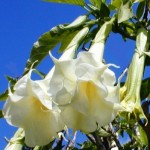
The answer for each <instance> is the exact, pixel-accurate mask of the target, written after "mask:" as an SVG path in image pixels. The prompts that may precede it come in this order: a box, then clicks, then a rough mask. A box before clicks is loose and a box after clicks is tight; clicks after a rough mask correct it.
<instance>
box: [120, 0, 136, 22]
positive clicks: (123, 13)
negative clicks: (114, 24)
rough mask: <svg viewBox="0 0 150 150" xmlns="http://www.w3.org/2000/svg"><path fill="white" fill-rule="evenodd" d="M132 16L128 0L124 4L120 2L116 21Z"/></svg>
mask: <svg viewBox="0 0 150 150" xmlns="http://www.w3.org/2000/svg"><path fill="white" fill-rule="evenodd" d="M132 16H133V13H132V8H131V3H130V1H128V2H127V3H125V4H122V5H121V7H120V9H119V11H118V23H121V22H123V21H126V20H128V19H129V18H131V17H132Z"/></svg>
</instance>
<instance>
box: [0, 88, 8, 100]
mask: <svg viewBox="0 0 150 150" xmlns="http://www.w3.org/2000/svg"><path fill="white" fill-rule="evenodd" d="M7 97H8V90H6V91H4V92H3V93H1V94H0V101H4V100H6V99H7Z"/></svg>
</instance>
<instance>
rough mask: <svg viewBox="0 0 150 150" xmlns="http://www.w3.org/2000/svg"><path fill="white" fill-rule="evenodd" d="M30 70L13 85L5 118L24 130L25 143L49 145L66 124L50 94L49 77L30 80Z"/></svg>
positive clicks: (5, 110)
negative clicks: (48, 87) (48, 89)
mask: <svg viewBox="0 0 150 150" xmlns="http://www.w3.org/2000/svg"><path fill="white" fill-rule="evenodd" d="M31 73H32V70H30V71H29V72H28V73H27V74H26V75H25V76H23V77H22V78H21V79H20V80H19V81H18V82H17V83H16V84H15V86H14V93H12V92H11V90H9V97H8V99H7V101H6V103H5V105H4V108H3V114H4V118H5V119H6V120H7V122H8V123H9V124H10V125H13V126H16V127H20V128H23V129H24V130H25V143H26V144H27V145H28V146H30V147H34V146H36V145H39V146H40V145H46V144H48V143H49V142H50V141H51V140H53V139H54V138H55V137H56V136H57V132H59V131H61V130H62V129H63V127H64V124H63V123H62V121H61V118H60V110H59V109H58V107H56V106H55V105H54V104H53V103H52V101H51V99H50V97H49V95H48V93H47V84H48V82H49V81H48V80H37V81H33V80H31Z"/></svg>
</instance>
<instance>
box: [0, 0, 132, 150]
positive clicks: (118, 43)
mask: <svg viewBox="0 0 150 150" xmlns="http://www.w3.org/2000/svg"><path fill="white" fill-rule="evenodd" d="M82 14H85V10H83V9H82V8H81V7H78V6H72V5H62V4H54V3H45V2H42V1H40V0H32V1H31V0H14V1H12V0H1V1H0V20H1V21H0V22H1V23H0V53H1V58H0V83H1V84H0V93H1V92H3V91H4V90H5V89H6V88H7V87H8V81H7V80H6V79H5V75H9V76H12V77H19V76H21V74H22V72H23V70H24V66H25V63H26V61H27V59H28V57H29V55H30V50H31V48H32V45H33V43H34V42H35V41H36V40H37V39H38V37H39V36H40V35H41V34H43V33H44V32H46V31H48V30H49V29H50V28H52V27H53V26H56V25H58V24H63V23H70V22H71V21H73V20H74V19H75V18H76V17H77V16H79V15H82ZM133 49H134V42H132V41H128V42H123V41H122V38H121V36H120V35H118V34H111V36H110V39H109V40H108V45H107V46H106V50H105V59H106V62H108V63H114V64H116V65H119V66H120V67H121V68H120V69H114V71H115V72H116V75H117V77H118V76H119V75H120V74H121V72H122V71H123V69H125V68H126V67H127V66H128V64H129V62H130V60H131V54H132V53H133ZM51 66H52V61H51V60H50V58H49V57H47V58H46V59H45V60H44V61H43V63H42V64H41V65H40V66H39V67H38V68H39V69H40V70H41V71H43V72H45V73H47V72H48V71H49V69H50V67H51ZM3 104H4V103H3V102H1V103H0V108H1V109H2V107H3ZM15 130H16V128H14V127H10V126H9V125H7V123H6V121H5V120H4V119H0V149H1V150H2V149H4V146H5V145H6V143H5V140H4V137H7V138H8V139H9V138H10V137H11V136H12V135H13V133H14V132H15Z"/></svg>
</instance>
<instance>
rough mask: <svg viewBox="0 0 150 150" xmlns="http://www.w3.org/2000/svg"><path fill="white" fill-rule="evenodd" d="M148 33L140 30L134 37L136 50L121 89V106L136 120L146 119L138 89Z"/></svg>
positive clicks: (143, 29)
mask: <svg viewBox="0 0 150 150" xmlns="http://www.w3.org/2000/svg"><path fill="white" fill-rule="evenodd" d="M148 47H149V42H148V32H147V30H146V29H145V28H140V29H139V30H138V33H137V37H136V49H135V53H134V55H133V58H132V62H131V64H130V66H129V69H128V75H127V80H126V82H125V85H124V86H123V87H122V88H121V90H120V93H121V99H122V102H121V103H122V105H123V106H124V107H125V108H126V110H128V112H130V114H132V113H133V114H134V116H135V117H136V119H137V120H138V119H145V120H146V121H147V119H146V116H145V115H144V112H143V110H142V108H141V99H140V89H141V82H142V77H143V70H144V63H145V54H144V53H145V52H146V51H147V50H148Z"/></svg>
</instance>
